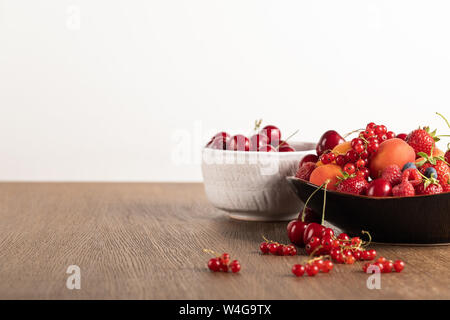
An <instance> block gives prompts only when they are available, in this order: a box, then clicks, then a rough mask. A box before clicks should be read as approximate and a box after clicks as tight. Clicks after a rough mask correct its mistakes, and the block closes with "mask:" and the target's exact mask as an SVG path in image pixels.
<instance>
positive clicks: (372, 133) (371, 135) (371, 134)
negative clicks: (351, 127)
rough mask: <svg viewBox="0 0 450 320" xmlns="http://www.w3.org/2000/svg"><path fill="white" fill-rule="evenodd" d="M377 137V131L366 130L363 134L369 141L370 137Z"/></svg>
mask: <svg viewBox="0 0 450 320" xmlns="http://www.w3.org/2000/svg"><path fill="white" fill-rule="evenodd" d="M374 135H375V131H374V130H373V129H366V130H365V131H364V132H363V137H364V138H365V139H369V138H370V137H373V136H374Z"/></svg>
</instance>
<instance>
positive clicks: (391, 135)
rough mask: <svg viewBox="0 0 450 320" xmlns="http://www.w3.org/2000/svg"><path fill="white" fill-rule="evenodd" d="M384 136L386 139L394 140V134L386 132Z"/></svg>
mask: <svg viewBox="0 0 450 320" xmlns="http://www.w3.org/2000/svg"><path fill="white" fill-rule="evenodd" d="M386 136H387V138H388V139H393V138H395V133H394V132H393V131H388V132H386Z"/></svg>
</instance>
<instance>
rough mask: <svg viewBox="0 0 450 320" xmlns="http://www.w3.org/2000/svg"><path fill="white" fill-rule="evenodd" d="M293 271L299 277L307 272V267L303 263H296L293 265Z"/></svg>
mask: <svg viewBox="0 0 450 320" xmlns="http://www.w3.org/2000/svg"><path fill="white" fill-rule="evenodd" d="M292 273H293V274H295V276H297V277H301V276H303V275H304V274H305V267H304V266H302V265H301V264H294V265H293V266H292Z"/></svg>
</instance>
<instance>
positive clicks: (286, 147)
mask: <svg viewBox="0 0 450 320" xmlns="http://www.w3.org/2000/svg"><path fill="white" fill-rule="evenodd" d="M278 152H295V149H294V148H292V147H291V146H290V145H288V144H287V143H284V144H283V145H282V146H281V147H279V148H278Z"/></svg>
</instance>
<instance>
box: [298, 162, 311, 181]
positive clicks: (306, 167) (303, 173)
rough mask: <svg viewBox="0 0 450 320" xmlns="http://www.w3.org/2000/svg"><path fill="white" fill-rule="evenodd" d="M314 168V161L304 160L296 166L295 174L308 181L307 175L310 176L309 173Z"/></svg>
mask: <svg viewBox="0 0 450 320" xmlns="http://www.w3.org/2000/svg"><path fill="white" fill-rule="evenodd" d="M315 168H316V164H315V163H314V162H306V163H304V164H303V165H302V166H301V167H300V168H298V170H297V173H296V174H295V176H296V177H297V178H299V179H303V180H306V181H309V177H310V176H311V173H312V172H313V171H314V169H315Z"/></svg>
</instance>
